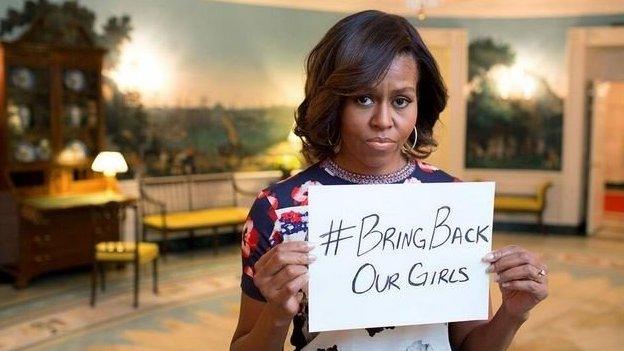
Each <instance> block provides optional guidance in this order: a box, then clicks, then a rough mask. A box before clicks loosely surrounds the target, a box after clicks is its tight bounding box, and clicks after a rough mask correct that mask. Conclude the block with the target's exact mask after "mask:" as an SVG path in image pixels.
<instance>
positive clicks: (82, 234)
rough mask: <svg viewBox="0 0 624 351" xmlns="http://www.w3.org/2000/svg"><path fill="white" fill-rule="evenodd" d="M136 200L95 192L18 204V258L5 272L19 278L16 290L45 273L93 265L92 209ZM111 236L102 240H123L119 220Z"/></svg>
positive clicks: (123, 204)
mask: <svg viewBox="0 0 624 351" xmlns="http://www.w3.org/2000/svg"><path fill="white" fill-rule="evenodd" d="M136 200H137V199H136V198H134V197H130V196H126V195H123V194H121V193H118V192H112V191H111V192H108V191H103V192H92V193H84V194H76V195H60V196H59V195H47V196H39V197H30V198H25V199H22V200H20V201H19V202H18V208H19V221H18V225H19V229H18V236H17V241H18V243H17V245H16V246H17V247H18V251H19V252H18V255H17V258H16V260H15V262H12V263H9V264H5V265H3V266H2V269H3V270H4V271H6V272H8V273H9V274H11V275H13V276H14V277H15V287H17V288H24V287H26V286H27V285H28V282H29V281H30V280H31V279H32V278H33V277H35V276H37V275H40V274H42V273H45V272H49V271H55V270H60V269H66V268H71V267H77V266H87V265H89V264H91V262H92V250H93V248H92V247H91V245H92V239H91V231H93V230H94V228H92V227H93V225H92V221H91V217H90V212H89V211H90V206H93V205H101V204H105V203H108V202H117V203H119V205H120V206H128V205H135V204H136ZM112 220H113V221H115V222H116V223H112V224H111V225H110V226H108V228H111V229H110V230H109V232H107V233H102V235H101V236H102V237H103V238H105V239H106V240H110V241H118V240H119V224H120V223H119V220H118V219H117V218H115V219H112Z"/></svg>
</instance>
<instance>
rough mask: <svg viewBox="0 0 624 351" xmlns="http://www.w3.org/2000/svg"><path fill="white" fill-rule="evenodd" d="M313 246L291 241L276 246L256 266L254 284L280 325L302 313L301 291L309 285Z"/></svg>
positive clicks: (303, 242)
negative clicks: (300, 311) (309, 268)
mask: <svg viewBox="0 0 624 351" xmlns="http://www.w3.org/2000/svg"><path fill="white" fill-rule="evenodd" d="M312 248H313V246H312V245H310V244H309V243H307V242H305V241H290V242H283V243H281V244H278V245H276V246H275V247H273V248H272V249H271V250H269V251H268V252H267V253H265V254H264V255H262V257H260V259H259V260H258V262H256V265H255V267H254V268H255V274H254V278H253V281H254V284H255V285H256V287H258V289H259V290H260V292H261V293H262V296H264V298H265V299H266V300H267V304H268V307H269V308H270V309H271V310H270V311H271V313H272V314H273V316H274V317H275V321H276V322H277V324H290V321H291V320H292V318H293V317H294V316H295V315H296V314H297V313H298V312H299V305H300V303H301V300H302V299H303V293H302V292H301V290H302V289H304V287H307V285H308V267H307V265H308V264H310V263H312V262H314V260H315V257H314V256H312V255H310V254H309V252H310V250H311V249H312Z"/></svg>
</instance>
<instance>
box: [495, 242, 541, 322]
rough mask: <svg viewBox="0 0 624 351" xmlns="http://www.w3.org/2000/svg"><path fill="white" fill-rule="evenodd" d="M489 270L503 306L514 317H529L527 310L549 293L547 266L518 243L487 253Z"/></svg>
mask: <svg viewBox="0 0 624 351" xmlns="http://www.w3.org/2000/svg"><path fill="white" fill-rule="evenodd" d="M483 260H484V261H485V262H489V263H490V266H489V267H488V272H491V273H496V277H495V278H494V280H495V281H497V282H498V286H499V288H500V290H501V293H502V295H503V304H502V307H503V308H504V309H505V310H506V311H507V312H508V313H509V314H510V315H511V316H513V317H516V318H519V319H521V320H526V318H528V314H529V311H530V310H531V309H532V308H533V307H535V305H537V304H538V303H539V302H540V301H542V300H544V299H545V298H546V297H547V296H548V278H547V277H546V275H547V272H546V265H544V264H543V263H542V262H541V260H540V259H539V258H538V257H537V255H535V254H534V253H532V252H530V251H527V250H525V249H523V248H522V247H520V246H515V245H511V246H506V247H504V248H502V249H500V250H495V251H492V252H490V253H489V254H487V255H486V256H485V257H484V258H483Z"/></svg>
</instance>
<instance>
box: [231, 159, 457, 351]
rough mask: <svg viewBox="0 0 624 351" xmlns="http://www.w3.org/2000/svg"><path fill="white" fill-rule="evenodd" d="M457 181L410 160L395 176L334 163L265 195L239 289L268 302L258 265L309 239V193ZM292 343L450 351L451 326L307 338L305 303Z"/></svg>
mask: <svg viewBox="0 0 624 351" xmlns="http://www.w3.org/2000/svg"><path fill="white" fill-rule="evenodd" d="M453 181H458V180H457V179H456V178H454V177H452V176H450V175H448V174H447V173H445V172H443V171H441V170H439V169H438V168H436V167H434V166H431V165H429V164H426V163H424V162H421V161H415V162H414V161H410V162H408V163H407V165H406V166H405V167H403V168H402V169H400V170H399V171H397V172H394V173H392V174H388V175H383V176H369V175H359V174H354V173H351V172H349V171H346V170H344V169H341V168H340V167H339V166H338V165H337V164H335V163H334V162H333V161H331V160H325V161H323V162H320V163H316V164H314V165H312V166H310V167H309V168H307V169H306V170H304V171H303V172H301V173H298V174H297V175H295V176H293V177H291V178H288V179H286V180H284V181H281V182H279V183H276V184H274V185H272V186H270V187H268V188H267V189H264V190H262V191H261V192H260V193H259V194H258V196H257V198H256V199H255V201H254V203H253V205H252V207H251V210H250V212H249V216H248V218H247V221H246V223H245V226H244V228H243V236H242V242H241V253H242V266H243V274H242V278H241V288H242V291H243V293H244V294H246V295H247V296H249V297H251V298H253V299H256V300H259V301H266V300H265V299H264V297H263V296H262V294H261V293H260V291H259V290H258V288H257V287H256V286H255V285H254V283H253V275H254V264H255V263H256V262H257V261H258V260H259V259H260V257H261V256H262V255H263V254H264V253H266V252H267V251H268V250H269V249H271V248H272V247H273V246H275V245H277V244H279V243H281V242H284V241H291V240H307V234H308V211H307V205H308V189H309V187H310V186H317V185H341V184H363V183H366V184H371V183H373V184H375V183H377V184H380V183H385V184H388V183H421V182H422V183H432V182H453ZM293 324H294V325H293V333H292V337H291V340H290V341H291V344H292V345H293V346H294V347H295V350H297V351H298V350H302V351H308V350H314V351H318V350H332V351H343V350H408V351H434V350H435V351H441V350H444V351H446V350H450V349H451V348H450V345H449V339H448V326H447V324H430V325H419V326H401V327H384V328H367V329H355V330H340V331H330V332H321V333H309V332H308V326H307V303H305V300H304V303H303V304H302V309H301V311H300V313H299V314H298V315H296V316H295V318H294V319H293Z"/></svg>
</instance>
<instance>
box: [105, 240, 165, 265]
mask: <svg viewBox="0 0 624 351" xmlns="http://www.w3.org/2000/svg"><path fill="white" fill-rule="evenodd" d="M134 249H135V245H134V242H122V241H104V242H101V243H98V244H97V245H95V259H96V260H97V261H115V262H130V261H133V260H134ZM156 258H158V245H156V244H154V243H145V242H141V243H139V262H141V263H144V262H150V261H152V260H154V259H156Z"/></svg>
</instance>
